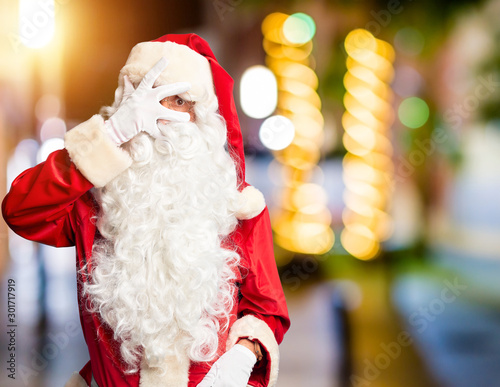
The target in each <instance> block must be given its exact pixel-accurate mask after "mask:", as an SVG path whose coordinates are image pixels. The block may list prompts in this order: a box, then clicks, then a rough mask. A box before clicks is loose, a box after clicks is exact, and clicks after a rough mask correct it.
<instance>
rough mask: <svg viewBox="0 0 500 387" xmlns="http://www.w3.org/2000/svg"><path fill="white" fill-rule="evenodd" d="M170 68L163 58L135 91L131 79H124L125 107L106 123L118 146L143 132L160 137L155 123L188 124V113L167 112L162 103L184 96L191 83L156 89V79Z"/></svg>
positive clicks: (179, 83) (173, 84)
mask: <svg viewBox="0 0 500 387" xmlns="http://www.w3.org/2000/svg"><path fill="white" fill-rule="evenodd" d="M167 64H168V61H167V59H165V58H161V59H160V60H159V61H158V62H157V63H156V64H155V65H154V66H153V68H152V69H151V70H149V71H148V73H147V74H146V75H145V76H144V78H143V79H142V81H141V83H140V84H139V86H138V87H137V89H135V90H134V85H133V84H132V82H130V79H129V78H128V77H127V76H125V77H124V92H123V100H122V103H121V104H120V107H119V108H118V110H117V111H116V113H115V114H113V115H112V116H111V117H110V118H109V120H107V121H106V122H105V123H104V126H105V128H106V132H107V133H108V135H109V136H110V137H111V139H112V140H113V142H115V143H116V144H117V145H121V144H123V143H124V142H127V141H128V140H130V139H131V138H132V137H134V136H135V135H136V134H138V133H139V132H141V131H145V132H147V133H149V134H150V135H151V136H153V137H158V136H159V135H160V130H159V129H158V127H157V123H156V121H157V120H159V119H162V120H168V121H179V122H187V121H189V118H190V116H189V114H188V113H182V112H177V111H175V110H171V109H168V108H166V107H164V106H163V105H161V103H160V101H161V100H162V99H163V98H165V97H169V96H172V95H177V94H181V93H184V92H185V91H187V90H189V89H190V87H191V85H190V84H189V83H188V82H178V83H172V84H170V85H163V86H158V87H156V88H153V85H154V83H155V81H156V78H158V77H159V76H160V74H161V72H162V71H163V70H164V69H165V68H166V67H167Z"/></svg>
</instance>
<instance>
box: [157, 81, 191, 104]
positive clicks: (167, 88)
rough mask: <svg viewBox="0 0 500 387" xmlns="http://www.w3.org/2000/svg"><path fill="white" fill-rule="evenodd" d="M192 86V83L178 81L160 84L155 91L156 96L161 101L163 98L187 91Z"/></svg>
mask: <svg viewBox="0 0 500 387" xmlns="http://www.w3.org/2000/svg"><path fill="white" fill-rule="evenodd" d="M190 88H191V84H190V83H189V82H176V83H170V84H168V85H162V86H158V87H157V88H156V89H155V91H156V96H157V97H158V101H161V100H162V99H163V98H166V97H170V96H172V95H177V94H182V93H185V92H186V91H188V90H189V89H190Z"/></svg>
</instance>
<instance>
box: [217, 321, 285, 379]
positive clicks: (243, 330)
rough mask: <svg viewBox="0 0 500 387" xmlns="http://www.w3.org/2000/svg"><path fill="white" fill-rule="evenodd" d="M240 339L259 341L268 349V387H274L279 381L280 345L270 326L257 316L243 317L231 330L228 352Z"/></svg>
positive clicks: (227, 346)
mask: <svg viewBox="0 0 500 387" xmlns="http://www.w3.org/2000/svg"><path fill="white" fill-rule="evenodd" d="M240 338H248V339H249V340H259V342H260V344H261V345H262V346H263V347H264V348H265V349H266V351H267V353H268V354H269V359H267V361H268V362H270V363H271V372H270V375H269V384H268V385H267V386H266V387H274V386H275V385H276V382H277V381H278V370H279V361H280V354H279V347H278V343H277V341H276V338H275V337H274V334H273V332H272V331H271V329H270V328H269V326H268V325H267V324H266V323H265V322H264V321H262V320H261V319H259V318H257V317H255V316H252V315H246V316H243V317H242V318H240V319H238V320H236V322H235V323H234V324H233V325H232V326H231V329H230V330H229V337H228V339H227V344H226V351H228V350H229V349H231V348H232V347H233V346H234V345H235V344H236V343H237V342H238V340H239V339H240Z"/></svg>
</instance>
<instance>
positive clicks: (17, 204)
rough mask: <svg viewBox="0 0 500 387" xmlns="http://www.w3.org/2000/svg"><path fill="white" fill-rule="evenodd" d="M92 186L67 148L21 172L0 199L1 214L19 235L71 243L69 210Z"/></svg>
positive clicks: (72, 237) (46, 241)
mask: <svg viewBox="0 0 500 387" xmlns="http://www.w3.org/2000/svg"><path fill="white" fill-rule="evenodd" d="M92 187H93V185H92V183H90V182H89V181H88V180H87V179H86V178H85V177H84V176H83V175H82V174H81V173H80V172H79V171H78V170H77V169H76V167H75V165H74V164H73V163H72V162H71V160H70V158H69V155H68V152H67V151H66V149H62V150H59V151H55V152H53V153H51V154H50V155H49V157H48V158H47V160H46V161H45V162H43V163H40V164H38V165H37V166H35V167H33V168H30V169H28V170H26V171H24V172H23V173H21V174H20V175H19V176H18V177H17V178H16V179H15V180H14V182H13V183H12V186H11V188H10V191H9V193H8V194H7V196H6V197H5V198H4V200H3V203H2V214H3V217H4V219H5V221H6V222H7V224H8V225H9V226H10V228H11V229H12V230H13V231H14V232H15V233H17V234H19V235H20V236H22V237H24V238H26V239H29V240H32V241H36V242H40V243H44V244H47V245H51V246H56V247H64V246H73V245H74V232H73V229H72V227H71V224H70V219H69V214H70V212H71V210H72V209H73V206H74V204H75V202H76V200H77V199H78V198H80V197H81V196H82V195H83V194H85V193H86V192H87V191H88V190H89V189H91V188H92Z"/></svg>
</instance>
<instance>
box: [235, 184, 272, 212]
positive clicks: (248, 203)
mask: <svg viewBox="0 0 500 387" xmlns="http://www.w3.org/2000/svg"><path fill="white" fill-rule="evenodd" d="M265 207H266V201H265V199H264V195H262V192H260V191H259V190H258V189H257V188H255V187H252V186H251V185H249V186H248V187H245V188H244V189H243V191H241V192H240V195H239V198H238V208H237V212H236V217H237V218H238V219H241V220H245V219H252V218H254V217H256V216H257V215H259V214H260V213H261V212H262V211H263V210H264V208H265Z"/></svg>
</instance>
